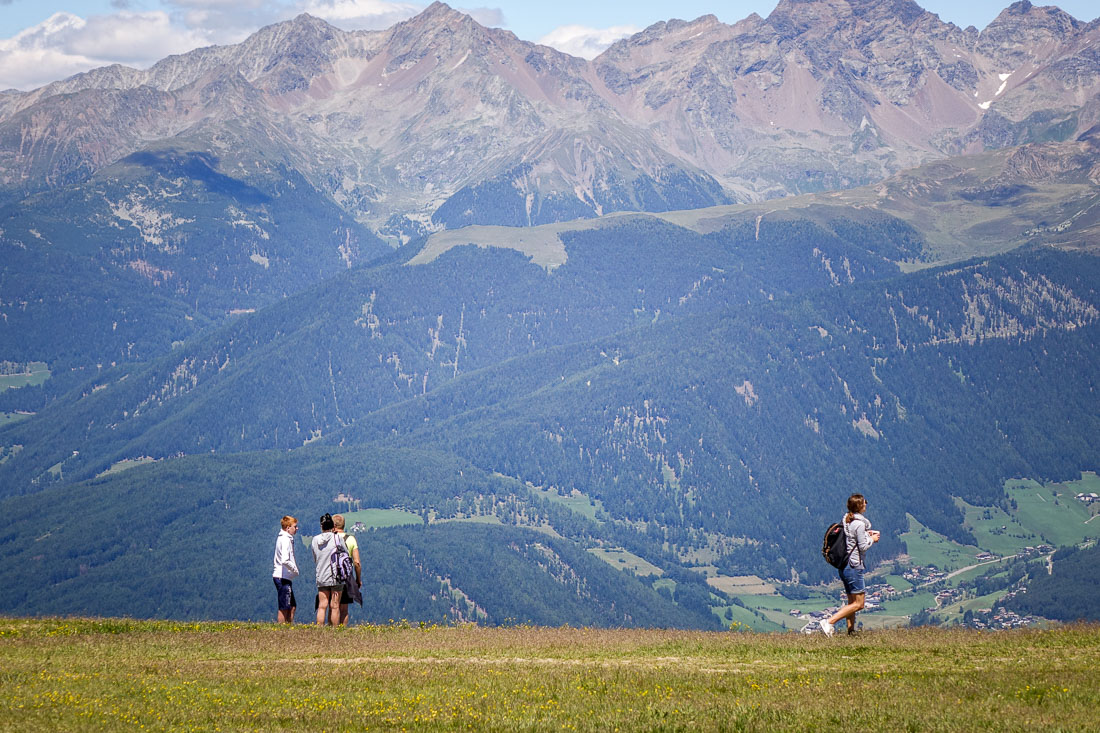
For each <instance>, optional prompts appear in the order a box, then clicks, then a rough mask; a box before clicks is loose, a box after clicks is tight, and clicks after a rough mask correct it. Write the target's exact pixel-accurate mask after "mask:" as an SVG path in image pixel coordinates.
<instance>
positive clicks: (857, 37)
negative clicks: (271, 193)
mask: <svg viewBox="0 0 1100 733" xmlns="http://www.w3.org/2000/svg"><path fill="white" fill-rule="evenodd" d="M1098 48H1100V23H1096V22H1093V23H1090V24H1084V23H1081V22H1079V21H1077V20H1075V19H1073V18H1072V17H1070V16H1069V15H1067V14H1066V13H1064V12H1062V11H1060V10H1058V9H1057V8H1040V7H1035V6H1032V5H1031V4H1030V3H1028V2H1017V3H1015V4H1014V5H1012V6H1010V7H1009V8H1007V9H1006V10H1005V11H1004V12H1002V13H1001V15H1000V16H998V17H997V19H995V20H994V21H993V22H992V23H991V24H990V25H989V27H987V28H986V29H984V30H982V31H981V32H979V31H977V30H976V29H973V28H968V29H960V28H958V27H956V26H954V25H952V24H949V23H944V22H942V21H940V20H939V18H938V17H937V16H935V15H934V14H932V13H928V12H926V11H924V10H923V9H921V8H920V7H919V6H918V5H917V4H916V3H914V2H911V1H909V0H797V1H795V0H784V1H783V2H781V3H779V5H778V6H777V7H776V9H775V10H774V12H772V13H771V14H770V15H769V16H768V17H767V18H760V17H759V16H755V15H753V16H750V17H748V18H746V19H744V20H742V21H739V22H738V23H735V24H733V25H726V24H723V23H721V22H719V21H717V20H716V19H715V18H714V17H713V16H704V17H702V18H699V19H697V20H695V21H692V22H683V21H669V22H666V23H658V24H656V25H654V26H651V27H650V28H647V29H646V30H644V31H642V32H641V33H639V34H636V35H635V36H633V37H631V38H628V39H624V40H622V41H620V42H618V43H617V44H615V45H614V46H612V47H611V48H610V49H608V50H607V51H606V52H605V53H604V54H602V55H601V56H599V57H597V58H596V59H595V60H593V61H591V62H588V61H585V60H583V59H578V58H574V57H571V56H568V55H566V54H563V53H560V52H558V51H555V50H553V49H551V48H548V47H545V46H538V45H535V44H531V43H528V42H525V41H522V40H520V39H518V38H516V36H514V35H513V34H511V33H509V32H507V31H503V30H499V29H491V28H486V27H483V26H481V25H479V24H478V23H476V22H475V21H473V20H472V19H471V18H470V17H468V16H466V15H464V14H462V13H459V12H457V11H455V10H453V9H451V8H450V7H448V6H446V5H444V4H442V3H435V4H433V5H432V6H431V7H429V8H428V9H427V10H425V11H424V12H423V13H421V14H420V15H418V16H416V17H415V18H412V19H410V20H408V21H405V22H403V23H399V24H397V25H395V26H393V27H391V28H389V29H387V30H384V31H371V32H345V31H341V30H339V29H337V28H335V27H333V26H330V25H328V24H327V23H324V22H323V21H320V20H318V19H316V18H312V17H310V16H300V17H298V18H296V19H294V20H292V21H288V22H286V23H281V24H278V25H274V26H270V27H267V28H264V29H262V30H260V31H258V32H257V33H256V34H254V35H253V36H251V37H250V38H249V39H247V40H246V41H244V42H242V43H241V44H238V45H235V46H225V47H212V48H206V49H198V50H196V51H193V52H190V53H187V54H183V55H180V56H173V57H169V58H167V59H165V60H163V61H161V62H160V63H158V64H156V65H155V66H154V67H152V68H151V69H149V70H147V71H137V70H134V69H127V68H124V67H120V66H112V67H107V68H104V69H97V70H95V71H91V72H88V73H86V74H81V75H78V76H75V77H72V78H70V79H67V80H64V81H60V82H56V83H54V84H50V85H48V86H46V87H43V88H41V89H39V90H35V91H33V92H29V93H25V94H8V95H5V96H4V97H3V100H2V101H0V187H2V188H3V190H4V196H5V198H8V199H9V200H18V199H19V198H21V197H22V196H25V195H26V194H28V193H31V192H35V191H41V190H48V189H51V188H55V187H58V186H64V185H73V184H81V183H82V182H84V181H86V180H87V179H88V178H89V177H90V176H91V175H93V174H94V173H96V172H97V171H99V170H102V169H103V168H104V167H105V166H108V165H111V164H112V163H114V162H116V161H118V160H120V159H122V158H124V157H125V156H127V155H130V154H132V153H134V152H138V151H141V150H146V149H149V148H159V149H163V148H171V149H175V150H180V151H188V152H202V153H204V154H209V155H212V156H214V157H215V158H218V159H228V160H232V161H233V162H234V163H240V164H241V165H243V167H244V169H243V170H241V171H239V172H237V173H234V172H233V171H231V170H229V169H228V168H226V169H225V170H223V171H222V172H224V173H227V174H229V175H240V176H243V177H244V178H245V179H247V176H248V171H247V168H248V165H247V161H249V160H269V161H278V163H279V164H280V165H285V166H287V167H289V168H292V169H294V170H296V171H298V172H300V173H301V174H302V176H303V177H304V178H305V179H306V180H307V181H309V182H310V183H311V184H312V185H313V186H315V187H316V188H317V189H318V190H319V191H320V192H322V193H323V194H324V195H326V196H328V197H330V198H331V199H332V200H334V201H335V202H336V203H337V204H338V205H339V206H340V207H342V208H343V209H344V210H346V211H347V212H348V213H349V214H351V215H353V216H354V217H355V218H357V219H358V220H359V221H360V222H363V223H366V224H368V225H369V226H371V227H372V228H375V229H376V230H380V231H383V232H385V233H389V234H392V235H394V236H395V237H397V238H399V239H403V238H407V237H409V236H412V235H415V234H416V233H419V232H425V231H430V230H436V229H439V228H442V227H448V228H451V227H455V226H462V225H466V224H476V223H481V224H486V223H488V224H500V223H506V224H513V225H529V224H536V223H544V222H548V221H557V220H565V219H572V218H577V217H584V216H592V215H598V214H602V213H607V212H609V211H619V210H667V209H675V208H690V207H692V206H702V205H712V204H720V203H727V202H732V201H751V200H760V199H765V198H772V197H777V196H782V195H787V194H792V193H802V192H807V191H814V190H827V189H834V188H847V187H851V186H856V185H861V184H865V183H869V182H872V181H877V180H880V179H882V178H884V177H886V176H887V175H889V174H891V173H894V172H896V171H898V170H900V169H903V168H907V167H911V166H913V165H917V164H920V163H922V162H926V161H929V160H932V159H936V158H942V157H947V156H949V155H955V154H959V153H963V152H976V151H980V150H982V149H988V148H997V147H1006V146H1009V145H1018V144H1022V143H1025V142H1029V141H1034V140H1044V139H1052V138H1053V139H1069V138H1072V137H1073V136H1075V135H1077V134H1080V133H1081V132H1083V131H1084V130H1087V129H1088V128H1089V127H1091V126H1092V125H1094V124H1096V123H1097V122H1098V121H1100V103H1098V101H1097V94H1098V92H1100V50H1098ZM250 128H252V129H250ZM257 129H259V130H262V131H263V134H258V133H256V132H255V130H257ZM223 168H225V166H223ZM448 204H450V205H449V206H448ZM502 212H504V213H502Z"/></svg>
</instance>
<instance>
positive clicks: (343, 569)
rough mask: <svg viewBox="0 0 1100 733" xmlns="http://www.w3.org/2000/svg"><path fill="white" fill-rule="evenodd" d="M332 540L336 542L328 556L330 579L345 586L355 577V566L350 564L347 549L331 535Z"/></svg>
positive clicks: (337, 538) (336, 537)
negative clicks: (330, 567) (330, 569)
mask: <svg viewBox="0 0 1100 733" xmlns="http://www.w3.org/2000/svg"><path fill="white" fill-rule="evenodd" d="M333 540H334V541H335V542H336V549H335V550H333V552H332V555H330V556H329V564H331V565H332V579H333V580H334V581H336V582H337V583H342V584H344V585H347V584H348V583H350V582H351V579H352V578H354V577H355V566H354V565H352V564H351V555H349V554H348V548H347V547H346V546H345V545H344V543H343V542H342V541H340V539H339V537H338V536H336V535H333Z"/></svg>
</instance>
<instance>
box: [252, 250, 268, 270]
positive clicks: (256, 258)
mask: <svg viewBox="0 0 1100 733" xmlns="http://www.w3.org/2000/svg"><path fill="white" fill-rule="evenodd" d="M248 259H250V260H252V261H253V262H255V263H256V264H257V265H262V266H263V268H264V269H265V270H266V269H267V268H268V267H269V266H270V264H271V261H270V260H268V259H267V258H266V257H264V256H263V255H261V254H257V253H255V252H253V253H252V255H251V256H250V257H249V258H248Z"/></svg>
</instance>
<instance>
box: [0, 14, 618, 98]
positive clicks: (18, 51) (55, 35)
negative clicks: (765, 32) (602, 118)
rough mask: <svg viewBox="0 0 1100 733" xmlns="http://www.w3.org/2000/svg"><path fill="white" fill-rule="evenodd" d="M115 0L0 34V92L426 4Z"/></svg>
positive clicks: (372, 24) (483, 18)
mask: <svg viewBox="0 0 1100 733" xmlns="http://www.w3.org/2000/svg"><path fill="white" fill-rule="evenodd" d="M112 3H113V6H114V7H116V8H118V9H119V10H118V11H117V12H114V13H111V14H107V15H95V16H90V17H87V18H81V17H80V16H77V15H73V14H71V13H57V14H55V15H54V16H52V17H51V18H49V19H47V20H45V21H43V22H42V23H40V24H39V25H37V26H34V27H32V28H28V29H26V30H24V31H22V32H20V33H19V34H17V35H15V36H13V37H12V38H7V39H3V38H0V90H2V89H9V88H16V89H23V90H29V89H34V88H37V87H39V86H42V85H44V84H48V83H49V82H51V81H56V80H58V79H64V78H66V77H68V76H72V75H73V74H77V73H80V72H82V71H87V70H89V69H93V68H96V67H99V66H107V65H110V64H114V63H121V64H125V65H127V66H135V67H138V68H147V67H149V66H151V65H153V64H154V63H156V62H157V61H159V60H161V59H162V58H164V57H166V56H169V55H171V54H176V53H185V52H187V51H190V50H192V49H194V48H198V47H200V46H209V45H214V44H219V45H220V44H229V43H238V42H240V41H242V40H244V39H245V38H246V37H247V36H248V35H249V34H251V33H254V32H255V31H257V30H258V29H259V28H261V27H262V26H265V25H268V24H270V23H277V22H279V21H283V20H287V19H289V18H293V17H294V16H296V15H298V14H299V13H309V14H311V15H314V16H316V17H318V18H321V19H323V20H325V21H328V22H329V23H332V24H333V25H335V26H337V27H338V28H343V29H345V30H357V29H381V28H388V27H389V26H392V25H393V24H394V23H397V22H399V21H402V20H405V19H407V18H410V17H412V16H413V15H416V14H417V13H419V12H420V11H421V10H423V8H424V6H425V3H423V2H400V1H394V2H391V1H390V0H162V3H161V5H162V7H164V8H165V10H158V11H150V12H136V11H131V10H128V9H127V8H133V7H141V6H146V7H147V6H148V4H149V3H145V2H140V1H137V2H135V1H134V0H112ZM3 4H5V0H0V5H3ZM462 12H465V13H467V14H469V15H471V16H472V17H473V18H474V19H475V20H477V21H478V22H479V23H481V24H483V25H493V26H500V25H503V15H502V13H501V11H500V10H495V9H492V8H486V7H479V8H474V9H470V10H463V11H462ZM596 33H598V32H596ZM605 33H606V31H605Z"/></svg>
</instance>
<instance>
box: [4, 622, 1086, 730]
mask: <svg viewBox="0 0 1100 733" xmlns="http://www.w3.org/2000/svg"><path fill="white" fill-rule="evenodd" d="M1097 658H1100V627H1095V626H1091V627H1089V626H1082V627H1065V628H1060V629H1057V630H1051V631H1011V632H985V633H982V632H968V631H945V630H940V629H920V630H897V631H882V632H868V633H864V634H863V635H861V636H859V637H856V638H854V639H848V638H836V639H826V638H824V637H823V636H820V635H815V636H802V635H797V634H752V633H733V632H726V633H715V632H710V633H706V632H685V631H660V630H643V631H637V630H595V629H573V628H556V629H551V628H532V627H524V626H519V627H508V628H480V627H476V626H461V627H438V626H418V625H411V624H403V623H402V624H394V625H390V626H357V627H351V628H348V629H336V630H333V629H318V628H314V627H309V626H305V625H299V626H295V627H276V626H274V625H266V624H239V623H200V624H192V623H174V622H144V621H129V620H112V619H94V620H81V619H66V620H58V619H42V620H26V619H0V679H2V680H3V690H4V695H3V697H2V698H0V729H3V730H31V729H36V728H40V729H43V730H116V729H117V730H122V729H125V730H140V729H142V728H144V729H146V730H168V729H171V730H242V729H261V730H291V729H296V730H359V729H364V728H366V729H384V730H401V729H410V730H451V729H478V730H563V729H564V730H601V731H603V730H624V731H625V730H761V731H763V730H769V731H770V730H802V731H810V730H821V729H824V728H834V727H837V726H845V727H851V726H874V728H875V729H877V730H921V731H924V730H944V731H946V730H951V731H954V730H963V731H966V730H974V731H977V730H988V729H993V730H1036V729H1038V730H1053V729H1058V730H1065V731H1069V730H1080V731H1085V730H1094V729H1095V722H1096V712H1095V711H1096V710H1097V705H1098V703H1100V688H1098V686H1097V685H1096V684H1095V672H1094V667H1095V660H1096V659H1097Z"/></svg>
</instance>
